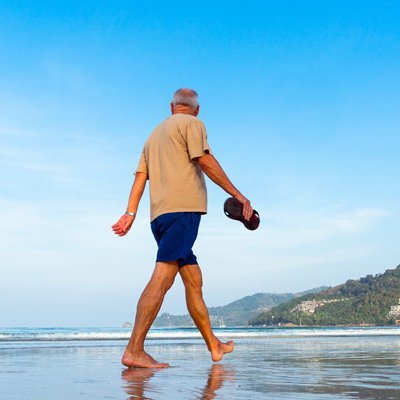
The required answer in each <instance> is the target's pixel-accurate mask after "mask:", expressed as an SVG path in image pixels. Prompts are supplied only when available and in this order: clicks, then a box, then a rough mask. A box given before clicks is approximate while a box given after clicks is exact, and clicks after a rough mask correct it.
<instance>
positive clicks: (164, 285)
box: [112, 103, 253, 368]
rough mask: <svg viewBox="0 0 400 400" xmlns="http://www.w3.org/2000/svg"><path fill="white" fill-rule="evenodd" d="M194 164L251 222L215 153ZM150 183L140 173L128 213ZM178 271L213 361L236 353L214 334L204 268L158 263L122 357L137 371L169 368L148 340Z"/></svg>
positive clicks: (124, 226)
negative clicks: (148, 350) (148, 347)
mask: <svg viewBox="0 0 400 400" xmlns="http://www.w3.org/2000/svg"><path fill="white" fill-rule="evenodd" d="M199 111H200V108H199V106H198V107H196V109H192V108H191V107H188V106H184V105H173V104H172V103H171V112H172V114H177V113H180V114H190V115H193V116H197V115H198V114H199ZM194 162H197V163H198V164H199V166H200V167H201V169H202V170H203V171H204V173H205V174H206V175H207V176H208V177H209V178H210V179H211V180H212V181H213V182H215V183H216V184H217V185H218V186H220V187H221V188H222V189H224V190H225V191H226V192H227V193H229V194H230V195H231V196H233V197H235V198H236V199H237V200H239V201H240V203H242V204H243V216H244V218H246V219H247V220H249V219H250V217H251V215H252V213H253V208H252V207H251V204H250V201H249V200H248V199H247V198H246V197H244V196H243V195H242V194H241V193H240V192H239V190H238V189H237V188H236V187H235V186H234V185H233V184H232V182H231V181H230V180H229V178H228V177H227V175H226V173H225V172H224V170H223V169H222V168H221V166H220V164H219V163H218V161H217V160H216V159H215V157H214V156H213V155H211V154H205V155H203V156H201V157H198V158H197V159H196V160H195V161H194ZM146 182H147V175H146V174H144V173H137V174H136V177H135V180H134V182H133V185H132V189H131V193H130V196H129V201H128V207H127V211H129V212H133V213H136V212H137V209H138V206H139V202H140V199H141V197H142V195H143V191H144V188H145V186H146ZM134 220H135V216H130V215H126V214H124V215H122V216H121V217H120V219H119V220H118V221H117V222H116V223H115V224H114V225H113V226H112V230H113V231H114V233H115V234H116V235H119V236H124V235H126V234H127V233H128V232H129V230H130V228H131V226H132V224H133V221H134ZM178 272H179V274H180V276H181V278H182V281H183V284H184V286H185V294H186V304H187V307H188V311H189V313H190V315H191V317H192V318H193V321H194V322H195V324H196V326H197V328H198V329H199V331H200V333H201V334H202V336H203V338H204V340H205V342H206V344H207V348H208V350H209V351H210V353H211V358H212V360H213V361H220V360H222V358H223V355H224V354H225V353H230V352H231V351H233V341H229V342H227V343H223V342H221V341H220V340H219V339H218V338H217V337H216V336H215V335H214V332H213V331H212V328H211V324H210V318H209V315H208V310H207V307H206V305H205V303H204V300H203V294H202V285H203V282H202V274H201V270H200V267H199V266H198V265H197V264H195V265H185V266H183V267H181V268H179V267H178V263H177V262H157V263H156V266H155V268H154V272H153V275H152V276H151V278H150V281H149V282H148V284H147V286H146V287H145V289H144V291H143V293H142V295H141V296H140V299H139V302H138V305H137V310H136V318H135V324H134V327H133V330H132V334H131V337H130V339H129V342H128V345H127V347H126V350H125V352H124V354H123V356H122V364H124V365H125V366H127V367H136V368H163V367H168V366H169V364H166V363H161V362H158V361H156V360H155V359H154V358H153V357H151V356H150V355H149V354H148V353H146V352H145V351H144V341H145V338H146V335H147V332H148V330H149V329H150V327H151V325H152V323H153V322H154V320H155V318H156V316H157V314H158V311H159V310H160V308H161V305H162V302H163V300H164V296H165V294H166V293H167V291H168V290H169V288H170V287H171V286H172V284H173V283H174V279H175V277H176V275H177V273H178Z"/></svg>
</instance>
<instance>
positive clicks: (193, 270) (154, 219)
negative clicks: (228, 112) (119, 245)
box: [112, 89, 253, 368]
mask: <svg viewBox="0 0 400 400" xmlns="http://www.w3.org/2000/svg"><path fill="white" fill-rule="evenodd" d="M199 110H200V107H199V104H198V96H197V93H196V92H195V91H194V90H191V89H179V90H177V91H176V92H175V94H174V97H173V99H172V102H171V113H172V115H171V116H170V117H169V118H167V119H166V120H165V121H163V122H162V123H161V124H160V125H158V126H157V127H156V128H155V130H154V131H153V133H152V134H151V135H150V137H149V138H148V140H147V142H146V143H145V146H144V148H143V152H142V155H141V158H140V161H139V165H138V168H137V170H136V173H135V180H134V183H133V186H132V189H131V193H130V196H129V202H128V207H127V210H126V212H125V214H124V215H122V216H121V218H120V219H119V220H118V222H117V223H116V224H114V225H113V226H112V229H113V231H114V233H115V234H117V235H119V236H124V235H126V234H127V233H128V231H129V229H130V228H131V226H132V223H133V221H134V220H135V216H136V212H137V209H138V205H139V202H140V199H141V197H142V194H143V191H144V188H145V186H146V182H147V180H148V181H149V184H150V211H151V230H152V232H153V235H154V238H155V240H156V241H157V245H158V252H157V259H156V266H155V268H154V272H153V275H152V276H151V278H150V281H149V282H148V284H147V286H146V288H145V289H144V291H143V293H142V295H141V297H140V299H139V302H138V305H137V310H136V318H135V324H134V327H133V330H132V335H131V337H130V339H129V342H128V345H127V347H126V350H125V352H124V354H123V357H122V364H124V365H125V366H127V367H142V368H162V367H168V366H169V365H168V364H166V363H161V362H158V361H156V360H155V359H154V358H153V357H151V356H150V355H149V354H148V353H146V352H145V350H144V341H145V338H146V335H147V332H148V331H149V329H150V327H151V325H152V323H153V322H154V320H155V318H156V316H157V314H158V311H159V310H160V308H161V305H162V302H163V300H164V296H165V294H166V293H167V291H168V290H169V288H170V287H171V286H172V284H173V282H174V279H175V276H176V275H177V274H178V273H179V274H180V276H181V278H182V281H183V284H184V286H185V294H186V304H187V308H188V311H189V313H190V315H191V317H192V318H193V321H194V322H195V324H196V326H197V328H198V329H199V331H200V333H201V334H202V336H203V338H204V340H205V342H206V344H207V347H208V350H209V351H210V352H211V358H212V360H213V361H220V360H222V357H223V355H224V354H225V353H229V352H231V351H233V342H232V341H229V342H227V343H223V342H221V341H220V340H219V339H218V338H217V337H216V336H215V335H214V332H213V331H212V328H211V324H210V319H209V315H208V311H207V307H206V305H205V303H204V300H203V294H202V274H201V270H200V267H199V265H198V263H197V258H196V256H195V255H194V254H193V251H192V247H193V244H194V242H195V240H196V237H197V232H198V228H199V224H200V218H201V215H202V214H205V213H206V212H207V191H206V184H205V180H204V174H203V172H204V173H205V174H206V175H207V176H208V177H209V178H210V179H211V180H212V181H214V182H215V183H216V184H217V185H219V186H220V187H221V188H222V189H224V190H225V191H226V192H227V193H229V194H230V195H231V196H233V197H235V198H236V199H237V200H238V201H239V202H240V203H241V204H242V205H243V216H244V218H245V219H246V220H249V219H250V217H251V215H252V213H253V209H252V207H251V205H250V201H249V200H248V199H247V198H246V197H244V196H243V195H242V194H241V193H240V192H239V190H238V189H237V188H236V187H235V186H234V185H233V184H232V182H231V181H230V180H229V179H228V177H227V175H226V174H225V172H224V171H223V169H222V168H221V166H220V165H219V163H218V161H217V160H216V159H215V157H214V156H213V155H212V153H211V149H210V146H209V145H208V143H207V134H206V129H205V126H204V124H203V123H202V122H201V121H200V120H199V119H198V118H197V115H198V114H199Z"/></svg>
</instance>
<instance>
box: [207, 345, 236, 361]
mask: <svg viewBox="0 0 400 400" xmlns="http://www.w3.org/2000/svg"><path fill="white" fill-rule="evenodd" d="M231 351H233V340H230V341H229V342H226V343H222V342H220V341H218V342H217V343H216V344H215V345H214V346H212V347H211V358H212V360H213V361H214V362H217V361H221V360H222V358H223V357H224V354H226V353H230V352H231Z"/></svg>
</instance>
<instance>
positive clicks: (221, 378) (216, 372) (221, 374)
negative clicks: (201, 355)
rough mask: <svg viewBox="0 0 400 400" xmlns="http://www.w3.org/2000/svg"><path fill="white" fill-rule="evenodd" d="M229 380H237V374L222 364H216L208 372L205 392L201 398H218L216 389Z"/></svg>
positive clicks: (207, 399)
mask: <svg viewBox="0 0 400 400" xmlns="http://www.w3.org/2000/svg"><path fill="white" fill-rule="evenodd" d="M226 380H229V381H231V382H233V381H234V380H235V374H234V371H233V370H232V369H225V367H224V366H223V365H222V364H214V365H213V366H212V367H211V368H210V371H209V372H208V379H207V383H206V385H205V387H204V389H203V393H202V394H201V396H200V397H198V399H199V400H213V399H216V398H217V393H216V391H217V390H218V389H221V388H222V386H223V384H224V382H225V381H226Z"/></svg>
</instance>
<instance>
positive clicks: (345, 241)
mask: <svg viewBox="0 0 400 400" xmlns="http://www.w3.org/2000/svg"><path fill="white" fill-rule="evenodd" d="M321 3H322V2H317V1H303V2H296V1H282V2H268V1H263V2H256V1H250V2H246V3H243V2H232V1H230V2H226V1H221V2H218V3H217V4H214V3H213V2H208V1H204V2H201V3H197V4H193V5H192V4H189V3H187V2H179V1H178V2H174V3H167V2H158V1H149V2H146V3H145V4H144V3H143V2H136V1H112V2H111V1H98V0H97V1H85V2H78V1H43V0H41V1H18V2H15V1H6V0H4V1H2V2H1V4H0V167H1V168H0V188H1V189H0V204H1V207H0V228H1V230H0V243H1V247H2V250H1V253H0V268H1V276H2V279H1V281H0V304H1V306H0V313H1V316H2V318H1V321H0V325H1V326H23V325H25V326H43V325H58V326H63V325H64V326H66V325H87V326H90V325H119V324H120V323H122V322H123V321H125V320H132V318H133V315H134V307H135V304H136V301H137V299H138V296H139V295H140V292H141V290H142V288H143V287H144V285H145V283H146V281H147V279H148V278H149V276H150V274H151V271H152V268H153V264H154V254H155V250H156V246H155V243H154V240H153V238H152V236H151V233H150V229H149V207H148V193H146V194H145V196H144V198H143V202H142V204H141V207H140V213H139V216H138V218H137V220H136V222H135V227H134V229H133V230H132V231H131V232H130V234H129V235H128V236H126V237H125V238H122V239H121V238H119V237H114V236H113V234H112V231H111V229H110V226H111V225H112V224H113V223H114V222H115V220H116V219H117V218H118V217H119V215H120V214H121V213H122V212H123V211H124V209H125V206H126V202H127V197H128V194H129V190H130V185H131V183H132V173H133V171H134V169H135V167H136V164H137V161H138V156H139V153H140V150H141V147H142V145H143V142H144V141H145V140H146V138H147V136H148V135H149V133H150V132H151V130H152V129H153V127H154V126H155V125H156V124H158V123H159V122H160V121H161V120H163V119H164V118H165V117H167V116H168V113H169V101H170V98H171V96H172V93H173V92H174V91H175V90H176V89H177V88H179V87H192V88H195V89H196V90H198V92H199V94H200V103H201V107H202V108H201V113H200V118H201V119H202V120H203V121H204V122H205V124H206V126H207V128H208V135H209V142H210V144H211V146H212V149H213V152H214V154H215V155H216V157H217V158H218V159H219V161H220V162H221V164H222V165H223V167H224V168H225V169H226V171H227V173H228V175H229V176H230V177H231V179H232V181H233V182H234V183H235V184H236V185H237V186H238V187H239V188H240V189H241V190H242V192H243V193H244V194H245V195H247V196H248V197H249V198H250V199H251V200H252V203H253V205H254V207H255V208H256V209H257V210H259V212H260V213H261V216H262V225H261V228H260V229H259V230H258V231H255V232H249V231H246V230H245V229H243V227H242V226H240V225H239V224H235V223H234V222H232V221H230V220H228V219H226V218H225V217H224V215H223V213H222V211H221V208H222V204H223V201H224V199H225V198H226V195H225V194H224V193H223V192H222V191H221V190H219V189H218V188H216V187H215V186H213V185H212V184H211V183H210V182H209V214H208V215H207V216H206V217H204V218H203V221H202V226H201V232H200V236H199V238H198V241H197V243H196V246H195V250H196V253H197V255H198V258H199V261H200V263H201V265H202V268H203V274H204V280H205V287H204V294H205V298H206V301H207V303H208V304H209V305H213V306H215V305H223V304H226V303H228V302H230V301H233V300H236V299H238V298H240V297H243V296H246V295H249V294H253V293H256V292H288V291H300V290H305V289H309V288H311V287H316V286H320V285H336V284H339V283H342V282H344V281H346V280H347V279H349V278H358V277H360V276H363V275H366V274H370V273H372V274H375V273H379V272H383V271H384V270H385V269H387V268H390V267H394V266H396V265H398V264H399V263H400V257H399V250H398V238H399V234H400V228H399V227H400V224H399V215H400V207H399V205H398V204H399V201H398V199H399V195H400V189H399V184H398V182H399V173H400V161H399V157H398V149H399V148H400V138H399V132H400V117H399V112H398V110H399V109H400V98H399V93H400V78H399V73H398V71H399V70H400V40H399V39H400V26H399V24H398V21H399V17H400V6H399V4H398V2H395V1H382V2H379V3H378V2H373V1H362V2H361V1H352V2H344V1H336V2H330V3H328V2H323V4H321ZM162 311H166V312H171V313H181V312H185V304H184V298H183V289H182V285H181V283H180V282H178V281H177V282H176V286H175V287H174V288H173V290H172V291H171V292H170V293H169V295H168V296H167V299H166V301H165V305H164V307H163V310H162Z"/></svg>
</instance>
